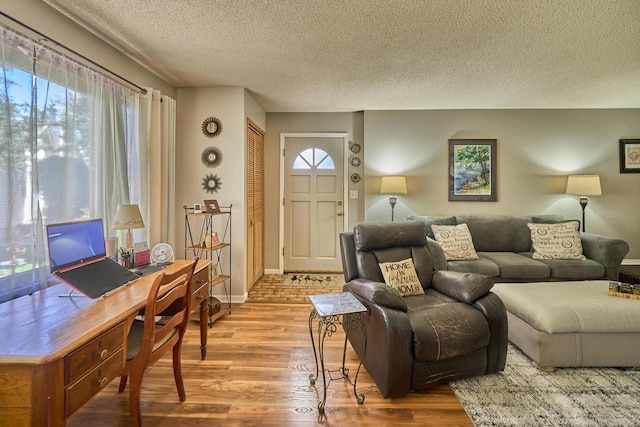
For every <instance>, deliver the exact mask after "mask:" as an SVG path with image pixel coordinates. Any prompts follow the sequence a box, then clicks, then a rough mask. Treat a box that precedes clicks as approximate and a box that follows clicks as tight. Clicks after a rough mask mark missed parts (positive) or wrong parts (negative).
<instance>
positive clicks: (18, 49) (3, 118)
mask: <svg viewBox="0 0 640 427" xmlns="http://www.w3.org/2000/svg"><path fill="white" fill-rule="evenodd" d="M144 99H146V98H144ZM141 111H142V106H141V99H140V92H139V91H138V90H133V89H130V88H127V87H124V86H121V85H119V84H117V83H115V82H114V81H112V80H110V79H108V78H106V77H105V76H104V75H102V74H100V73H97V72H95V71H94V70H91V69H89V68H87V67H85V66H83V65H80V64H79V63H77V62H75V61H73V60H71V59H69V58H67V57H65V56H63V55H60V54H59V53H57V52H54V51H52V50H50V49H48V48H47V47H45V46H41V45H40V44H39V43H38V42H36V41H33V40H31V39H29V38H26V37H23V36H22V35H20V34H17V33H15V32H14V31H12V30H9V29H7V28H5V27H2V26H0V196H1V197H2V203H0V302H1V301H4V300H8V299H11V298H15V297H17V296H20V295H23V294H26V293H31V292H33V291H36V290H38V289H41V288H43V287H46V286H47V285H48V281H51V277H50V276H49V275H48V274H47V273H48V268H47V267H46V266H47V259H46V258H47V256H46V242H45V236H44V226H45V225H46V224H48V223H52V222H66V221H74V220H78V219H84V218H103V219H104V226H105V233H106V235H115V234H113V232H112V231H111V224H112V222H113V218H114V216H115V211H116V209H117V206H118V204H121V203H138V202H140V203H144V206H146V209H147V210H148V209H149V206H151V200H154V199H153V198H152V199H151V200H147V201H143V200H141V197H142V195H149V194H150V191H146V190H145V188H150V187H151V186H149V183H150V182H152V181H151V179H152V178H153V177H152V176H151V175H150V174H149V171H148V170H147V169H146V168H145V165H147V163H146V162H147V160H148V159H147V157H146V156H148V153H146V152H144V150H145V149H147V150H148V149H149V148H148V147H153V140H152V139H149V140H148V141H147V140H142V139H140V136H141V134H142V133H143V132H142V126H141V124H142V123H144V126H148V124H147V122H146V121H145V120H142V117H141V116H140V112H141ZM154 126H158V125H154ZM150 129H151V128H150ZM174 131H175V129H174ZM160 135H161V136H162V133H160ZM162 140H163V139H162V138H160V139H159V142H158V144H160V142H161V141H162ZM136 198H137V199H136ZM163 200H164V199H163ZM154 203H155V202H154ZM162 207H163V210H166V211H169V209H164V208H165V207H166V205H164V206H162ZM153 223H154V218H153V217H151V220H150V221H149V223H147V227H151V226H153Z"/></svg>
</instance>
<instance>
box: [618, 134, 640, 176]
mask: <svg viewBox="0 0 640 427" xmlns="http://www.w3.org/2000/svg"><path fill="white" fill-rule="evenodd" d="M620 173H640V139H621V140H620Z"/></svg>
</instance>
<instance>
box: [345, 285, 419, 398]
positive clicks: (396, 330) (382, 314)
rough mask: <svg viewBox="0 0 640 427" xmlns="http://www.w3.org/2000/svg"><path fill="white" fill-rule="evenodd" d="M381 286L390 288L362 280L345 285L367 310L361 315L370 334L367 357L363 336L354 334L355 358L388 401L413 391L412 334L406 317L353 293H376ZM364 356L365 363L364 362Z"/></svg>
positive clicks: (350, 336)
mask: <svg viewBox="0 0 640 427" xmlns="http://www.w3.org/2000/svg"><path fill="white" fill-rule="evenodd" d="M350 286H351V287H350ZM382 286H385V287H388V286H387V285H385V284H383V283H379V282H371V281H366V280H363V279H360V280H352V281H351V282H350V283H349V284H347V285H345V287H344V289H345V291H347V290H351V292H353V294H354V295H355V296H356V298H357V299H358V300H359V301H360V302H361V303H362V304H364V306H365V307H367V312H366V313H362V317H361V319H362V323H363V326H364V328H365V329H366V331H367V350H366V353H365V352H364V337H363V334H361V333H358V332H357V331H354V333H349V335H348V338H349V342H350V343H351V346H352V347H353V349H354V350H355V352H356V354H357V355H358V357H359V358H361V360H362V363H363V366H364V368H365V369H366V370H367V372H368V373H369V375H370V376H371V378H373V380H374V381H375V383H376V385H377V386H378V389H379V390H380V393H382V396H383V397H384V398H385V399H387V398H389V397H396V396H402V395H405V394H407V393H409V392H410V391H411V376H412V369H413V353H412V351H413V333H412V330H411V324H410V323H409V316H408V315H407V313H405V312H404V311H402V310H397V309H395V308H391V307H388V306H385V305H382V304H377V303H375V302H373V300H372V299H369V298H367V297H365V296H361V295H360V294H359V293H357V292H356V291H355V289H354V288H359V289H360V290H363V289H365V290H366V289H369V290H373V289H374V288H375V289H379V288H381V287H382ZM365 293H366V292H365ZM374 293H375V292H374ZM400 298H402V297H400ZM373 299H376V298H373ZM363 353H364V359H362V356H363Z"/></svg>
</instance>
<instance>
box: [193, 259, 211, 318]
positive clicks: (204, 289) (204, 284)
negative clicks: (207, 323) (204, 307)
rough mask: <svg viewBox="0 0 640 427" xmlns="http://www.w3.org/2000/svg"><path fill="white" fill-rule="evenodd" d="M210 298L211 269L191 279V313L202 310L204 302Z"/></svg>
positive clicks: (206, 269)
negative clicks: (201, 306)
mask: <svg viewBox="0 0 640 427" xmlns="http://www.w3.org/2000/svg"><path fill="white" fill-rule="evenodd" d="M207 298H209V268H205V269H204V270H202V271H200V272H198V273H197V274H195V275H194V276H193V277H192V278H191V311H198V310H200V304H201V303H202V301H204V300H206V299H207Z"/></svg>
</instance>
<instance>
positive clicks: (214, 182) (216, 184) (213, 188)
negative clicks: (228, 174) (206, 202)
mask: <svg viewBox="0 0 640 427" xmlns="http://www.w3.org/2000/svg"><path fill="white" fill-rule="evenodd" d="M221 186H222V180H221V179H220V178H218V175H214V174H212V173H210V174H208V175H207V176H205V177H204V178H203V179H202V189H203V190H204V191H206V192H207V193H212V194H213V193H217V192H218V189H219V188H220V187H221Z"/></svg>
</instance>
